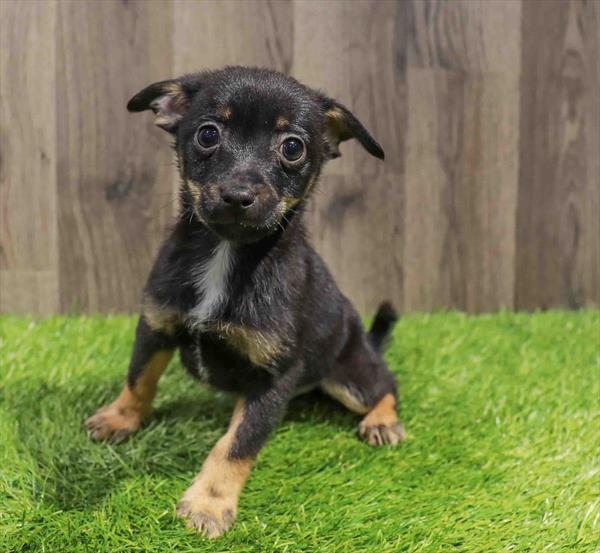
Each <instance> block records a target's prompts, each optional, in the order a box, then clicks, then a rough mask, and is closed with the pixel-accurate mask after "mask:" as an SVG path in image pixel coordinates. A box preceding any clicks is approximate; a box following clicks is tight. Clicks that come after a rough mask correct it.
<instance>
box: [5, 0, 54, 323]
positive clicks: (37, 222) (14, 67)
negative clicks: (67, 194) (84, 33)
mask: <svg viewBox="0 0 600 553" xmlns="http://www.w3.org/2000/svg"><path fill="white" fill-rule="evenodd" d="M55 25H56V5H55V4H53V3H51V2H48V3H45V2H44V3H42V2H17V1H12V0H9V1H5V2H1V3H0V97H1V101H0V308H1V309H2V310H3V311H9V312H10V311H15V312H19V313H35V314H43V315H46V314H50V313H53V312H56V311H57V309H58V263H57V232H56V161H57V157H56V142H55V137H54V129H55V123H56V114H55V110H54V103H55V88H54V73H55V56H54V48H53V45H54V41H55Z"/></svg>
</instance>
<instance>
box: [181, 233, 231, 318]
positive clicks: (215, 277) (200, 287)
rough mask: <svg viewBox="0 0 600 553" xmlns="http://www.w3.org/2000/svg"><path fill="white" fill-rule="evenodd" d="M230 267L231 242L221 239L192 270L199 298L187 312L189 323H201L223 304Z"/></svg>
mask: <svg viewBox="0 0 600 553" xmlns="http://www.w3.org/2000/svg"><path fill="white" fill-rule="evenodd" d="M232 267H233V251H232V248H231V243H230V242H227V241H225V240H223V241H222V242H220V243H219V244H218V245H217V247H216V248H215V249H214V251H213V253H212V255H211V256H210V257H209V258H208V259H207V260H206V261H205V262H204V263H202V264H201V265H199V266H198V267H197V269H196V270H195V271H194V286H195V288H196V291H197V292H198V295H199V297H200V298H201V299H200V301H199V302H198V304H197V305H196V307H194V308H193V309H192V310H191V311H190V312H189V314H188V316H189V322H190V324H191V325H193V326H197V325H200V326H201V325H203V324H204V323H205V322H206V321H208V320H209V319H210V318H211V317H212V316H213V315H214V314H215V312H216V311H217V309H218V308H219V307H220V306H221V305H222V304H223V302H224V301H225V299H226V298H227V287H228V282H229V275H230V273H231V269H232Z"/></svg>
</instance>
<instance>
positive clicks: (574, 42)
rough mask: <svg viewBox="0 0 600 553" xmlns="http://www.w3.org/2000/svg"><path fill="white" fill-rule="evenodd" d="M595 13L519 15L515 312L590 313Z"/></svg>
mask: <svg viewBox="0 0 600 553" xmlns="http://www.w3.org/2000/svg"><path fill="white" fill-rule="evenodd" d="M599 12H600V8H599V6H598V3H597V2H585V1H579V0H576V1H569V2H548V1H540V2H531V1H526V2H524V5H523V27H522V32H523V50H522V52H523V53H522V66H523V77H522V80H521V87H522V89H521V113H522V118H521V140H520V167H521V168H520V175H519V211H518V231H517V239H518V242H517V243H518V246H517V269H516V274H517V279H516V306H517V308H519V309H540V308H541V309H544V308H548V307H557V306H564V307H571V308H575V307H581V306H584V305H588V306H598V305H600V215H599V214H600V161H599V158H600V156H599V155H598V153H599V152H600V95H599V90H600V75H599V62H598V60H599V57H598V52H600V41H599V29H600V13H599Z"/></svg>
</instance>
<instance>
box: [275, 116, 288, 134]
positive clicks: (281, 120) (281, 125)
mask: <svg viewBox="0 0 600 553" xmlns="http://www.w3.org/2000/svg"><path fill="white" fill-rule="evenodd" d="M289 124H290V122H289V121H288V120H287V119H286V118H285V117H284V116H283V115H280V116H279V117H278V118H277V120H276V121H275V128H276V129H277V130H278V131H282V130H283V129H285V128H286V127H287V126H288V125H289Z"/></svg>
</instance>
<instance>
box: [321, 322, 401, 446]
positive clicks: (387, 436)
mask: <svg viewBox="0 0 600 553" xmlns="http://www.w3.org/2000/svg"><path fill="white" fill-rule="evenodd" d="M320 387H321V389H322V390H323V391H324V392H325V393H326V394H328V395H329V396H331V397H333V398H334V399H336V400H337V401H339V402H340V403H341V404H342V405H344V406H345V407H347V408H348V409H350V410H351V411H353V412H355V413H359V414H361V415H365V416H364V418H363V420H362V421H361V422H360V424H359V425H358V435H359V437H360V438H361V439H362V440H364V441H365V442H367V443H369V444H370V445H372V446H381V445H384V444H390V445H396V444H398V443H399V442H400V441H402V440H403V439H404V437H405V434H404V428H403V426H402V424H401V423H400V421H399V420H398V413H397V403H398V393H397V390H396V382H395V380H394V375H393V374H392V373H391V372H390V371H389V369H388V368H387V367H386V366H385V363H384V361H383V359H382V358H381V357H380V355H379V353H378V352H376V351H375V350H374V348H373V347H372V346H371V345H370V344H369V343H368V342H367V340H366V336H365V335H364V333H363V332H362V329H358V328H356V329H355V332H354V333H353V334H351V337H350V339H349V343H348V345H347V346H346V348H344V351H343V352H342V355H341V356H340V358H339V359H338V362H337V364H336V366H335V367H334V369H333V371H332V372H331V374H330V375H328V376H327V378H325V379H323V380H322V381H321V383H320Z"/></svg>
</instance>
